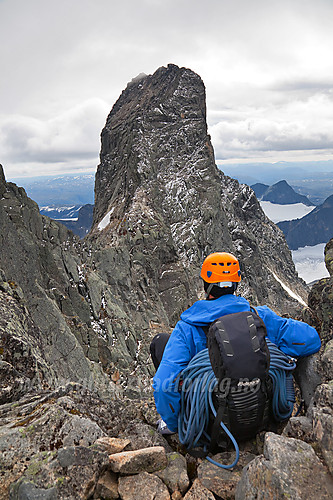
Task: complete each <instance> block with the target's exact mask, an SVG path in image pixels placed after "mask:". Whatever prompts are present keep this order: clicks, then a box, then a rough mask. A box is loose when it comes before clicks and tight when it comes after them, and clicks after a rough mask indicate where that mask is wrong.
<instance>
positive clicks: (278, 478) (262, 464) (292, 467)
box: [235, 432, 333, 500]
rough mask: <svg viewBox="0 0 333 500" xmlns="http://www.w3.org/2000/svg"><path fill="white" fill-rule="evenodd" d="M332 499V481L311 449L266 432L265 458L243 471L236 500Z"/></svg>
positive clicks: (299, 442)
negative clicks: (278, 499) (274, 499)
mask: <svg viewBox="0 0 333 500" xmlns="http://www.w3.org/2000/svg"><path fill="white" fill-rule="evenodd" d="M310 491H311V497H314V498H321V499H324V498H327V499H329V498H332V495H333V481H332V477H331V476H330V474H329V473H328V471H327V469H326V468H325V467H324V465H323V464H322V463H321V461H320V460H319V458H318V457H317V456H316V454H315V452H314V450H313V448H312V447H311V446H310V445H309V444H308V443H304V442H303V441H300V440H299V439H293V438H286V437H284V436H279V435H277V434H273V433H271V432H268V433H266V438H265V446H264V455H261V456H259V457H257V458H255V459H254V460H252V461H251V462H250V463H249V464H248V465H247V466H246V467H245V468H244V470H243V473H242V476H241V479H240V481H239V483H238V485H237V487H236V494H235V499H236V500H245V499H246V500H255V499H263V498H293V499H295V500H303V499H304V498H308V496H309V492H310Z"/></svg>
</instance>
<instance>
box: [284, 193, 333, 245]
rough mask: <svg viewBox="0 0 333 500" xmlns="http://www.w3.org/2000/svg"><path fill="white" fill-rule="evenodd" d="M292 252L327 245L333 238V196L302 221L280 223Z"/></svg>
mask: <svg viewBox="0 0 333 500" xmlns="http://www.w3.org/2000/svg"><path fill="white" fill-rule="evenodd" d="M277 225H278V226H279V228H280V229H282V231H283V232H284V235H285V237H286V240H287V243H288V246H289V248H290V249H291V250H296V249H297V248H300V247H305V246H313V245H317V244H318V243H326V242H327V241H329V240H330V239H331V238H332V236H333V195H331V196H329V197H328V198H327V199H326V200H325V201H324V203H323V204H322V205H320V206H318V207H316V208H315V209H314V210H312V212H310V213H309V214H307V215H305V216H304V217H302V218H301V219H296V220H290V221H283V222H278V223H277Z"/></svg>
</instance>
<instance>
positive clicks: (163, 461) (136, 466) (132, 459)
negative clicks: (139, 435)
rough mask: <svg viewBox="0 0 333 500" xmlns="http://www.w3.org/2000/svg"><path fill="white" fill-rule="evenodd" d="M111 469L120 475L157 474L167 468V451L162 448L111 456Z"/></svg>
mask: <svg viewBox="0 0 333 500" xmlns="http://www.w3.org/2000/svg"><path fill="white" fill-rule="evenodd" d="M109 464H110V468H111V470H112V471H113V472H118V473H120V474H138V473H139V472H144V471H146V472H155V471H157V470H160V469H163V468H164V467H166V466H167V464H168V461H167V457H166V454H165V449H164V448H163V447H162V446H153V447H151V448H142V449H140V450H134V451H123V452H120V453H115V454H113V455H110V456H109Z"/></svg>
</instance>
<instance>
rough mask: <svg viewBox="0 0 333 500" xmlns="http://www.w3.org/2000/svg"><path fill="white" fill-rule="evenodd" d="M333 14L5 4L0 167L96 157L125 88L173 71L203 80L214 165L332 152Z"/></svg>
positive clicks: (0, 44)
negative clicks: (142, 76) (172, 67)
mask: <svg viewBox="0 0 333 500" xmlns="http://www.w3.org/2000/svg"><path fill="white" fill-rule="evenodd" d="M332 14H333V3H332V2H331V0H317V1H316V2H313V0H293V1H292V2H290V0H280V1H279V2H268V1H267V0H251V1H249V0H235V1H233V2H231V1H230V0H207V2H206V3H205V5H204V6H203V4H202V1H201V0H164V1H162V0H142V1H141V2H138V1H137V0H124V1H123V2H111V1H110V0H71V1H70V2H68V0H58V1H57V2H51V1H46V0H29V2H27V1H26V0H3V1H2V2H0V67H1V69H2V78H1V80H0V110H1V113H2V116H1V118H0V128H1V132H2V133H5V136H3V137H2V139H1V146H2V149H1V150H2V152H3V153H2V157H1V158H0V161H1V162H2V163H5V162H6V163H7V165H8V169H9V170H11V169H12V168H14V165H15V168H18V166H19V163H18V162H19V161H20V162H21V166H22V169H26V168H27V164H28V162H27V160H29V161H32V162H33V161H35V160H36V161H44V160H45V168H49V169H52V168H58V167H59V165H60V163H61V162H63V165H65V166H64V167H63V168H67V169H68V168H73V165H74V162H75V161H77V162H78V160H79V159H80V158H82V157H85V158H87V157H88V155H89V154H90V155H93V149H94V148H95V156H96V158H97V156H98V152H99V147H100V145H99V134H100V131H101V128H102V126H103V125H104V122H105V119H106V117H107V114H108V112H109V111H110V109H111V107H112V105H113V103H114V102H115V100H116V99H117V98H118V96H119V95H120V93H121V91H122V90H123V89H124V88H125V87H126V84H127V82H128V81H130V80H131V79H132V78H133V77H134V76H136V75H137V74H139V73H141V72H144V73H146V74H149V73H153V72H154V71H155V70H156V69H157V68H158V67H160V66H162V65H166V64H168V63H174V64H178V65H179V66H186V67H189V68H191V69H193V70H194V71H196V72H197V73H198V74H199V75H200V76H201V77H202V79H203V81H204V83H205V85H206V90H207V107H208V119H209V125H210V130H211V133H212V136H213V140H214V147H215V150H216V152H217V156H218V157H226V158H239V157H242V156H243V157H248V158H251V157H253V155H255V154H264V152H265V151H266V152H267V153H268V152H271V153H274V151H277V154H280V152H281V154H282V153H283V152H284V151H287V149H286V148H294V149H292V150H293V151H301V149H299V150H298V149H297V148H309V147H316V148H325V154H332V144H331V139H332V137H331V132H330V129H332V123H331V120H330V117H329V114H330V113H331V112H332V105H331V98H332V89H333V82H332V74H333V60H332V57H331V54H332V49H333V32H332V28H331V19H332ZM96 98H98V99H99V100H100V101H101V102H102V103H108V104H107V105H105V106H104V104H101V105H99V104H97V102H95V104H92V102H94V101H95V99H96ZM87 103H91V104H90V105H87ZM103 113H104V116H103V119H102V114H103ZM311 117H312V118H311ZM5 125H6V126H5ZM4 126H5V128H4ZM4 137H5V138H6V141H4ZM94 138H96V139H94ZM94 141H95V142H94ZM305 151H306V149H305ZM318 151H320V149H319V150H318ZM91 157H92V156H91ZM43 159H44V160H43ZM55 162H57V163H55ZM53 164H54V167H52V165H53ZM76 164H78V163H76ZM66 165H67V167H66Z"/></svg>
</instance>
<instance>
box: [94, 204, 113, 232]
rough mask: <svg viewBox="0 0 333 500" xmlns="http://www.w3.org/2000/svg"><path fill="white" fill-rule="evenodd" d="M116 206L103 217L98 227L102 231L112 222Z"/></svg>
mask: <svg viewBox="0 0 333 500" xmlns="http://www.w3.org/2000/svg"><path fill="white" fill-rule="evenodd" d="M114 209H115V207H112V208H111V210H110V211H109V212H108V213H107V214H106V215H105V216H104V217H103V219H102V220H101V222H100V223H99V224H98V229H99V230H100V231H102V230H103V229H105V228H106V226H108V225H109V224H110V217H111V215H112V213H113V211H114Z"/></svg>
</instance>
